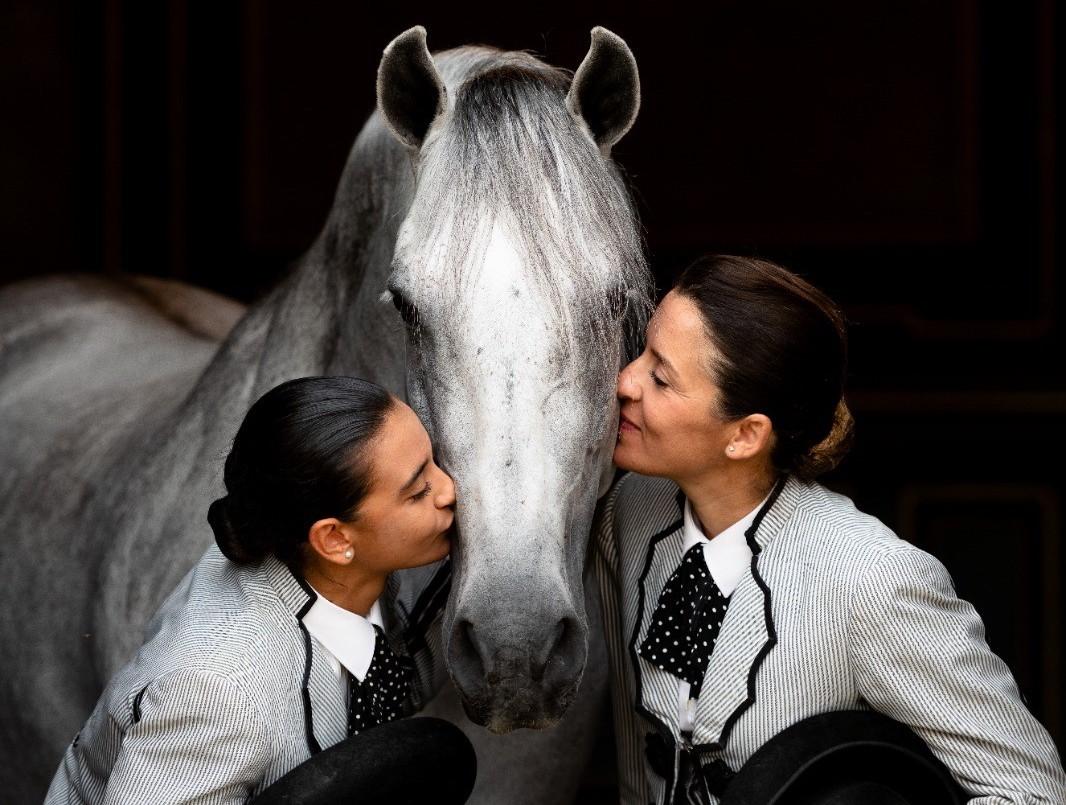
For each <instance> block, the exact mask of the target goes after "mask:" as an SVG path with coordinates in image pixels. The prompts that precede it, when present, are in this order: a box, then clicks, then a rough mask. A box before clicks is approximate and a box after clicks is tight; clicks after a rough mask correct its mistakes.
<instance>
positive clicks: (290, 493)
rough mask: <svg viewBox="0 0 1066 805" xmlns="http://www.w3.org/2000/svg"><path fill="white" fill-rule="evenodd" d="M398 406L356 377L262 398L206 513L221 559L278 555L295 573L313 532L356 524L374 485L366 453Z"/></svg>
mask: <svg viewBox="0 0 1066 805" xmlns="http://www.w3.org/2000/svg"><path fill="white" fill-rule="evenodd" d="M393 404H394V400H393V398H392V397H391V396H390V395H389V393H388V392H387V391H385V389H383V388H381V387H380V386H378V385H375V384H374V383H369V382H367V381H365V380H359V379H357V378H354V377H303V378H300V379H298V380H290V381H288V382H286V383H282V384H281V385H280V386H276V387H275V388H272V389H271V390H270V391H268V392H267V393H266V394H264V395H263V396H262V397H260V398H259V399H258V400H257V401H256V402H255V404H254V405H253V406H252V407H251V409H249V411H248V413H247V414H245V417H244V421H243V422H242V423H241V426H240V428H238V430H237V435H236V437H234V439H233V446H232V448H231V449H230V452H229V455H228V456H227V457H226V467H225V471H224V481H225V484H226V492H227V494H226V496H225V497H222V498H219V499H218V500H216V501H215V502H214V503H212V504H211V507H210V508H209V509H208V511H207V521H208V522H209V523H210V524H211V528H212V530H213V531H214V532H215V542H217V543H218V547H219V548H220V549H221V550H222V553H223V554H225V555H226V557H227V558H229V559H230V560H232V561H234V562H237V563H239V564H252V563H257V562H259V561H262V560H263V559H264V558H265V557H266V556H267V554H270V553H273V554H274V555H275V556H277V557H278V558H279V559H280V560H281V561H283V562H285V563H286V564H288V565H289V566H290V567H292V568H294V569H298V568H299V564H300V558H301V557H300V545H301V544H302V543H304V542H306V541H307V533H308V529H309V528H310V527H311V524H312V523H314V522H315V521H316V520H320V519H322V518H324V517H337V518H340V519H342V520H346V521H347V520H351V519H354V518H355V516H356V513H357V509H358V506H359V503H360V502H361V501H362V500H363V498H364V497H365V496H366V494H367V492H368V491H369V489H370V484H371V477H370V468H368V467H367V466H366V461H365V458H366V457H365V452H366V450H365V448H366V447H367V446H368V445H369V444H370V442H371V440H372V439H373V438H374V436H375V435H376V434H377V432H378V431H379V430H380V428H381V424H382V422H384V420H385V417H386V415H387V414H388V413H389V411H390V409H391V408H392V406H393Z"/></svg>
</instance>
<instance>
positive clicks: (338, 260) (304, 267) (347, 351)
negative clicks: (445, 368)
mask: <svg viewBox="0 0 1066 805" xmlns="http://www.w3.org/2000/svg"><path fill="white" fill-rule="evenodd" d="M412 176H413V172H412V170H411V167H410V160H409V156H408V154H407V152H405V151H404V149H403V148H402V147H401V146H400V145H399V144H398V143H396V142H395V140H394V139H393V138H392V137H391V135H390V134H389V133H388V132H387V130H386V129H385V127H384V125H383V124H382V123H381V121H380V119H379V117H378V115H376V114H375V115H373V116H372V117H371V118H370V120H369V121H368V122H367V124H366V126H364V128H363V131H362V132H361V133H360V135H359V137H358V138H357V139H356V141H355V144H354V145H353V147H352V150H351V153H350V154H349V157H348V161H347V164H346V166H345V169H344V173H343V175H342V177H341V181H340V184H339V186H338V189H337V193H336V197H335V199H334V204H333V208H332V210H331V211H330V215H329V218H328V219H327V221H326V225H325V226H324V227H323V229H322V232H321V234H320V235H319V236H318V238H317V240H316V241H315V243H314V244H313V245H312V246H311V248H310V249H309V250H308V252H307V253H306V254H305V255H304V257H303V258H302V259H301V260H300V262H299V264H298V265H297V267H296V268H295V269H294V270H293V271H292V272H291V273H290V274H289V275H288V276H287V277H286V278H285V279H284V280H283V281H282V282H281V283H280V284H279V285H277V286H276V287H275V288H274V289H273V290H272V291H270V292H269V293H268V294H267V295H266V296H265V297H264V298H263V299H261V300H260V301H259V302H257V303H255V304H253V305H252V306H251V307H250V308H249V310H248V312H247V313H246V314H245V316H244V317H243V318H242V319H241V321H240V322H239V323H238V324H237V326H236V327H235V328H234V330H233V332H232V333H231V334H230V336H229V337H228V338H227V339H226V341H225V342H224V343H223V345H222V346H221V347H220V348H219V351H218V353H217V355H216V356H215V358H214V359H213V361H212V362H211V364H210V365H209V366H208V368H207V370H206V371H205V372H204V374H203V376H202V377H201V379H200V381H199V382H198V383H197V386H196V388H195V389H194V391H193V394H192V395H191V396H190V398H189V403H191V404H193V405H195V406H196V407H206V408H207V409H208V410H213V411H227V412H231V413H234V414H235V415H236V417H237V419H236V420H235V422H234V424H233V427H235V426H236V422H239V419H240V416H243V413H244V411H245V410H246V409H247V407H248V406H249V405H250V404H251V402H252V401H254V400H255V399H257V398H258V397H259V396H261V395H262V394H263V393H265V392H266V391H267V390H269V389H270V388H273V387H274V386H276V385H277V384H278V383H281V382H284V381H285V380H288V379H291V378H294V377H305V376H308V375H319V374H352V375H358V376H361V377H365V378H366V379H369V380H374V381H376V382H381V383H383V385H386V386H387V387H389V388H390V389H392V390H393V391H396V388H395V386H397V385H399V386H400V389H401V390H402V376H403V366H402V361H398V360H397V356H402V332H401V331H400V330H398V328H396V327H395V326H389V325H390V324H391V322H390V321H388V319H390V318H395V317H394V316H389V315H388V314H391V312H392V311H391V308H390V309H388V310H386V309H384V307H383V306H382V305H381V304H380V303H379V301H378V297H379V296H380V293H381V291H382V290H383V289H384V286H385V279H386V277H387V276H388V273H389V266H390V262H391V259H392V252H393V249H394V247H395V243H396V233H397V229H398V227H399V224H400V223H401V222H402V220H403V216H404V213H405V212H406V208H407V207H408V206H409V205H410V196H411V185H412V184H413V181H412ZM398 340H399V341H400V342H399V343H397V342H398Z"/></svg>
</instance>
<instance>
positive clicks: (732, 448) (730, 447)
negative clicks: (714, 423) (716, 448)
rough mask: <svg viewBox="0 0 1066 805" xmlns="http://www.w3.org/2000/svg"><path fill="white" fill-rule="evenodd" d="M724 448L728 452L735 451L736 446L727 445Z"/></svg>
mask: <svg viewBox="0 0 1066 805" xmlns="http://www.w3.org/2000/svg"><path fill="white" fill-rule="evenodd" d="M726 450H728V451H729V452H730V453H735V452H736V450H737V448H736V447H735V446H734V445H729V447H727V448H726Z"/></svg>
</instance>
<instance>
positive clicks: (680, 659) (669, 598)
mask: <svg viewBox="0 0 1066 805" xmlns="http://www.w3.org/2000/svg"><path fill="white" fill-rule="evenodd" d="M728 606H729V599H728V598H727V597H726V596H724V595H722V591H721V590H719V589H718V585H717V584H715V583H714V579H713V578H711V574H710V572H709V571H708V570H707V563H706V562H704V560H703V545H702V543H697V544H696V545H693V546H692V547H691V548H689V549H688V551H686V552H685V555H684V557H682V559H681V564H679V565H678V566H677V570H675V571H674V572H673V573H672V574H671V575H670V578H669V579H667V581H666V585H665V586H664V587H663V591H662V593H661V594H660V595H659V604H658V606H657V607H656V608H655V612H654V613H653V614H652V619H651V625H650V626H649V627H648V636H647V637H645V638H644V642H643V643H641V644H640V650H639V651H638V652H637V653H638V654H640V656H641V657H643V658H644V659H646V660H647V661H648V662H650V663H652V664H653V665H657V666H658V667H659V668H662V669H663V670H664V671H666V672H667V673H668V674H673V675H674V676H676V677H677V678H678V679H683V680H685V681H686V682H688V683H689V684H690V685H691V686H692V692H691V696H692V698H696V697H698V696H699V695H700V687H701V686H702V685H703V676H704V674H706V673H707V663H708V662H710V659H711V652H712V651H714V642H715V641H716V640H717V639H718V631H719V629H721V628H722V620H723V619H724V618H725V611H726V608H727V607H728Z"/></svg>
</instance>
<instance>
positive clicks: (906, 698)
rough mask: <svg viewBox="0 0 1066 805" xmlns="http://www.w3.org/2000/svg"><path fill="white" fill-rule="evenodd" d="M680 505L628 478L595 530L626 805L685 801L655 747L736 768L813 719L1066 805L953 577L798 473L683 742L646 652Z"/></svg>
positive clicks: (783, 495)
mask: <svg viewBox="0 0 1066 805" xmlns="http://www.w3.org/2000/svg"><path fill="white" fill-rule="evenodd" d="M683 503H684V498H683V496H682V495H681V493H680V492H679V490H678V488H677V486H675V485H674V484H673V483H671V482H670V481H667V480H665V479H659V478H647V477H643V476H640V475H635V474H628V475H625V476H623V477H622V479H621V480H619V481H618V483H617V484H616V486H615V488H614V489H613V490H612V492H611V493H610V495H609V496H608V498H607V499H606V500H605V502H604V506H603V508H602V510H601V514H600V520H599V524H598V526H597V531H596V535H595V543H594V549H593V550H594V563H595V568H596V574H597V578H598V581H599V587H600V595H601V602H602V606H603V612H604V627H605V631H606V635H607V643H608V649H609V658H610V664H611V678H612V686H611V687H612V706H613V711H614V721H615V734H616V741H617V751H618V763H619V777H620V789H621V801H622V802H623V803H625V805H635V804H637V803H639V804H640V805H644V803H649V802H654V803H660V804H661V803H671V802H675V801H677V800H676V799H675V797H674V794H675V793H676V792H673V791H669V790H667V787H668V785H667V781H666V780H665V779H664V778H662V777H659V776H658V775H656V774H655V772H654V771H652V769H651V768H650V766H649V764H648V761H647V757H646V748H645V743H646V740H647V739H648V738H649V737H651V738H652V741H653V743H655V744H657V745H658V746H659V747H662V746H664V745H665V747H666V750H665V751H666V753H667V757H669V754H671V753H672V755H673V759H674V767H675V769H676V768H677V763H678V758H679V754H680V750H681V749H682V748H685V749H692V750H693V751H694V753H695V754H696V755H697V756H698V757H699V762H700V764H701V765H702V766H703V768H704V769H705V770H707V767H708V766H709V765H711V766H716V767H718V768H719V769H720V768H721V763H722V762H724V763H725V764H726V765H727V766H728V767H729V768H730V769H731V770H733V771H736V770H737V769H738V768H739V767H740V766H742V765H743V763H744V762H745V761H746V760H747V759H748V758H749V757H750V756H751V755H752V754H753V753H754V752H755V750H756V749H758V748H759V747H760V746H761V745H762V744H763V743H765V742H766V741H767V740H768V739H770V738H771V737H772V736H774V735H775V734H777V733H779V732H781V731H782V730H783V729H785V728H786V727H788V726H789V725H791V724H793V723H795V722H797V721H799V720H801V719H803V718H805V717H807V716H811V715H815V714H818V713H824V712H830V711H836V710H854V709H868V708H871V709H874V710H878V711H880V712H882V713H884V714H886V715H888V716H890V717H892V718H894V719H896V720H898V721H901V722H903V723H905V724H908V725H909V726H910V727H912V728H913V729H914V730H915V731H916V733H917V734H918V735H919V736H921V737H922V738H923V739H924V740H925V742H926V743H927V744H928V745H929V747H930V749H931V750H932V751H933V752H934V753H935V754H936V755H937V757H939V758H940V760H941V761H943V762H944V763H945V764H946V766H947V767H948V769H949V770H950V771H951V773H952V774H953V775H954V777H955V778H956V780H957V781H958V782H959V783H960V784H961V785H962V786H963V788H964V789H965V790H966V791H968V792H970V793H971V796H973V797H975V799H973V800H972V802H978V803H984V804H985V805H991V803H1037V802H1040V803H1045V802H1047V803H1052V802H1053V803H1066V776H1064V774H1063V769H1062V765H1061V761H1060V759H1059V756H1058V752H1057V750H1056V748H1055V745H1054V743H1053V742H1052V740H1051V738H1050V736H1049V735H1048V733H1047V731H1046V730H1045V729H1044V728H1043V727H1042V726H1041V725H1040V723H1039V722H1038V721H1037V720H1036V719H1035V718H1033V716H1032V715H1031V714H1030V713H1029V711H1028V710H1027V709H1026V707H1025V705H1024V704H1023V703H1022V701H1021V698H1020V696H1019V692H1018V688H1017V686H1016V684H1015V682H1014V679H1013V677H1012V676H1011V673H1010V670H1009V669H1008V668H1007V666H1006V665H1005V664H1004V663H1003V661H1002V660H1000V659H999V658H998V657H997V656H996V655H995V654H993V653H992V652H991V651H990V650H989V648H988V645H987V644H986V643H985V640H984V627H983V624H982V623H981V619H980V617H979V616H978V615H977V612H976V611H975V610H974V608H973V607H972V606H971V605H970V604H968V603H967V602H965V601H962V600H960V599H958V598H957V597H956V596H955V592H954V589H953V586H952V581H951V577H950V576H949V575H948V573H947V571H946V570H945V569H944V566H943V565H942V564H941V563H940V562H939V561H937V560H936V559H935V558H934V557H933V556H931V555H930V554H928V553H925V552H924V551H922V550H919V549H918V548H916V547H914V546H913V545H911V544H910V543H908V542H905V541H903V540H901V539H899V538H898V537H897V536H896V535H895V534H894V533H893V532H892V531H891V530H890V529H889V528H887V527H886V526H885V525H884V524H882V523H881V522H880V521H879V520H877V519H876V518H874V517H870V516H868V515H865V514H863V513H861V512H859V511H858V510H857V509H856V508H855V506H854V504H853V503H852V502H851V501H850V500H849V499H848V498H846V497H842V496H840V495H837V494H834V493H832V492H829V491H828V490H827V489H825V488H824V487H822V486H820V485H818V484H816V483H814V484H805V483H802V482H800V481H797V480H796V479H794V478H791V477H789V478H787V479H786V480H785V481H784V482H783V483H781V484H779V485H778V487H777V488H776V489H775V492H774V493H773V494H771V496H770V498H769V499H768V500H767V502H766V503H765V504H764V505H763V507H762V509H761V510H760V512H759V514H758V515H757V516H756V519H755V521H754V523H753V524H752V526H751V528H749V529H748V531H747V539H748V543H749V546H750V547H751V550H752V553H753V556H752V560H751V566H750V568H749V569H748V570H746V571H745V573H744V576H743V577H742V578H741V580H740V582H739V584H738V586H737V587H736V589H735V590H734V592H733V595H732V597H731V598H730V603H729V608H728V610H727V611H726V616H725V620H724V622H723V623H722V627H721V631H720V632H719V635H718V639H717V642H716V643H715V648H714V653H713V654H712V655H711V660H710V663H709V665H708V668H707V673H706V676H705V678H704V683H703V689H702V693H701V694H700V697H699V699H698V701H697V706H696V711H695V719H694V721H695V724H694V730H693V732H692V734H691V735H687V734H686V735H682V734H681V733H680V732H679V729H678V712H677V710H678V691H677V679H676V678H675V677H673V676H671V675H669V674H667V673H666V672H664V671H662V670H660V669H659V668H658V667H656V666H655V665H652V664H651V663H648V662H647V661H646V660H644V658H642V657H639V656H638V655H637V647H638V646H639V645H640V643H641V642H642V641H643V639H644V637H645V635H646V633H647V629H648V626H649V622H650V620H651V615H652V613H653V612H654V610H655V606H656V603H657V601H658V597H659V594H660V592H661V591H662V588H663V586H664V584H665V583H666V580H667V579H668V577H669V576H670V574H671V573H672V571H673V570H674V569H675V568H676V567H677V565H678V563H679V562H680V561H681V558H682V543H683V534H682V532H683V528H682V513H683ZM656 734H657V735H658V737H657V738H656V737H654V736H655V735H656ZM657 767H658V768H659V769H660V770H663V768H664V766H663V765H662V761H660V763H659V764H658V766H657ZM708 771H709V770H708ZM674 776H675V777H676V774H675V775H674ZM712 800H713V798H712Z"/></svg>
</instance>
